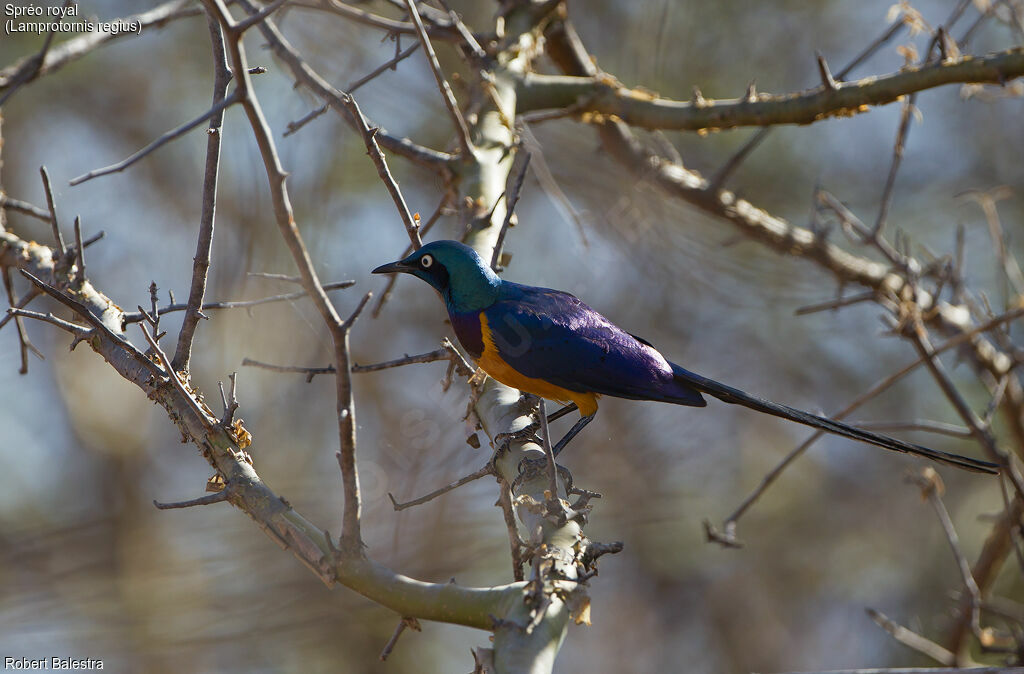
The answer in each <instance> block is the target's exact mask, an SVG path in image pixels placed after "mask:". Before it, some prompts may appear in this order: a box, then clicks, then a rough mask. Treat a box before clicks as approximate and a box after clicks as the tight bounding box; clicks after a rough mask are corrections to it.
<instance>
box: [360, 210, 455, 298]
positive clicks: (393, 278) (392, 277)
mask: <svg viewBox="0 0 1024 674" xmlns="http://www.w3.org/2000/svg"><path fill="white" fill-rule="evenodd" d="M451 199H452V191H451V190H445V191H444V194H442V195H441V201H440V202H439V203H438V204H437V208H435V209H434V213H433V215H431V216H430V218H428V219H427V222H426V224H424V225H422V226H420V227H419V229H418V233H419V235H420V237H421V238H422V237H425V236H426V235H427V234H428V233H429V232H430V230H431V228H433V226H434V224H435V223H437V221H438V220H439V219H440V218H441V216H442V215H443V214H444V211H445V209H446V208H447V207H448V204H449V203H450V202H451ZM415 245H416V244H415V243H411V244H409V246H408V247H407V248H406V249H405V252H404V253H402V257H406V256H407V255H409V254H410V253H412V252H413V250H415ZM399 276H401V274H388V282H387V284H386V285H385V286H384V292H382V293H381V294H380V297H379V298H377V304H376V305H374V307H373V311H372V312H371V314H370V315H371V316H373V317H374V318H377V317H378V316H380V312H381V311H383V309H384V304H385V302H387V301H388V299H390V297H391V291H392V290H394V288H395V284H396V283H397V282H398V277H399Z"/></svg>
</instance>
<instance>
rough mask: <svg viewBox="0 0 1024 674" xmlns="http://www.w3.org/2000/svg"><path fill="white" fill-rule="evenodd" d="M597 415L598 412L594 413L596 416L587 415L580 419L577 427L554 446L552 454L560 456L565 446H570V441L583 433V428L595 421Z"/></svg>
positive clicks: (570, 430) (576, 424)
mask: <svg viewBox="0 0 1024 674" xmlns="http://www.w3.org/2000/svg"><path fill="white" fill-rule="evenodd" d="M596 415H597V412H594V414H590V415H587V416H585V417H580V420H579V421H577V422H576V423H575V425H573V427H572V428H570V429H569V432H568V433H566V434H565V435H564V436H563V437H562V439H561V440H559V441H558V444H557V445H555V446H554V448H553V449H552V450H551V452H552V453H553V454H554V455H555V456H558V453H559V452H560V451H562V450H563V449H565V446H566V445H568V444H569V441H570V440H572V439H573V438H575V437H576V435H577V434H578V433H579V432H580V431H582V430H583V427H584V426H586V425H587V424H589V423H590V422H591V421H593V420H594V417H595V416H596Z"/></svg>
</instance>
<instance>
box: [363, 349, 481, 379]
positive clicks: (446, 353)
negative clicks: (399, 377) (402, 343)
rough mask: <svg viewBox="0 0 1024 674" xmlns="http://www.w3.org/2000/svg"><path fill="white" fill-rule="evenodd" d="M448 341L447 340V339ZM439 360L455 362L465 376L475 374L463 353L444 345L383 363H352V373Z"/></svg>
mask: <svg viewBox="0 0 1024 674" xmlns="http://www.w3.org/2000/svg"><path fill="white" fill-rule="evenodd" d="M445 341H447V340H445ZM439 360H447V361H452V362H455V363H456V364H457V366H458V368H459V373H460V374H462V375H464V376H467V377H468V376H469V375H471V374H473V369H472V368H471V367H470V366H469V364H468V363H466V361H465V359H463V358H462V355H461V354H460V353H459V352H458V351H455V350H454V348H448V347H442V348H440V349H437V350H435V351H430V352H428V353H421V354H419V355H416V356H405V357H403V358H396V359H394V360H388V361H384V362H382V363H373V364H371V365H355V364H353V365H352V373H353V374H358V373H363V372H378V371H380V370H387V369H389V368H392V367H401V366H402V365H412V364H414V363H433V362H436V361H439Z"/></svg>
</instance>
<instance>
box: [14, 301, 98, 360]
mask: <svg viewBox="0 0 1024 674" xmlns="http://www.w3.org/2000/svg"><path fill="white" fill-rule="evenodd" d="M7 313H8V315H11V316H14V317H18V316H24V317H25V318H34V319H36V320H37V321H43V322H44V323H49V324H50V325H55V326H57V327H58V328H60V329H61V330H66V331H68V332H70V333H71V334H72V335H74V336H75V337H82V336H84V335H86V334H88V333H89V329H88V328H86V327H83V326H81V325H77V324H75V323H71V322H69V321H65V320H64V319H63V318H57V317H56V316H54V315H53V314H52V313H50V312H46V313H45V314H42V313H39V312H38V311H29V310H28V309H17V308H15V307H11V308H10V309H8V310H7ZM32 350H33V351H35V353H36V355H38V356H39V357H40V358H42V357H43V356H42V354H40V353H39V352H38V351H36V350H35V349H34V348H33V349H32Z"/></svg>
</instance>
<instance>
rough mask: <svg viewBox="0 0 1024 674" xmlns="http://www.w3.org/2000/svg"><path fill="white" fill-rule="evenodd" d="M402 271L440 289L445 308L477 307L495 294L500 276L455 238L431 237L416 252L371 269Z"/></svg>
mask: <svg viewBox="0 0 1024 674" xmlns="http://www.w3.org/2000/svg"><path fill="white" fill-rule="evenodd" d="M394 272H404V273H406V274H412V275H413V276H416V277H419V278H421V279H423V280H424V281H426V282H427V283H429V284H430V285H431V286H433V287H434V289H435V290H437V292H439V293H441V297H443V298H444V301H445V304H447V305H448V308H449V309H451V310H454V311H457V312H460V313H461V312H468V311H480V310H482V309H485V308H487V307H489V306H490V305H491V304H493V303H494V301H495V300H496V299H497V297H498V291H499V289H500V288H501V279H500V278H498V275H497V274H495V273H494V272H493V271H491V268H490V267H489V266H488V265H487V264H486V263H485V262H484V261H483V260H481V259H480V256H479V255H477V254H476V251H475V250H473V249H472V248H470V247H469V246H467V245H465V244H462V243H459V242H458V241H433V242H431V243H428V244H426V245H425V246H423V247H422V248H420V249H419V250H417V251H416V252H415V253H413V254H412V255H410V256H409V257H407V258H405V259H404V260H399V261H398V262H392V263H390V264H385V265H381V266H380V267H377V268H376V269H374V270H373V273H374V274H390V273H394Z"/></svg>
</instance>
